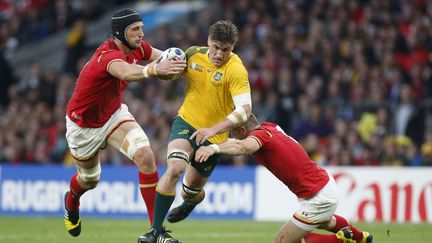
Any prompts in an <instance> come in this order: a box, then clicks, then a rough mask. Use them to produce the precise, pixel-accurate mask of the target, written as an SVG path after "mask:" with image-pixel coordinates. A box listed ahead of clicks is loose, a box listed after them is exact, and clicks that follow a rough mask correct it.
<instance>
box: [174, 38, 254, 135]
mask: <svg viewBox="0 0 432 243" xmlns="http://www.w3.org/2000/svg"><path fill="white" fill-rule="evenodd" d="M207 52H208V47H197V46H193V47H190V48H189V49H188V50H186V56H187V73H186V75H187V79H188V86H187V89H186V97H185V99H184V101H183V104H182V106H181V107H180V110H179V112H178V115H179V116H180V117H181V118H183V119H184V120H185V121H186V122H187V123H189V124H190V125H191V126H192V127H194V128H195V129H199V128H203V127H211V126H213V125H215V124H217V123H219V122H221V121H223V120H224V119H225V117H226V116H228V115H229V114H230V113H231V112H232V111H233V110H234V102H233V100H232V97H233V96H236V95H239V94H243V93H250V86H249V79H248V72H247V70H246V68H245V67H244V65H243V63H242V61H241V59H240V58H239V57H238V56H237V54H234V53H231V57H230V58H229V60H228V61H227V62H226V63H225V64H224V65H223V66H221V67H219V68H218V67H216V66H214V65H213V64H212V63H211V61H210V60H209V58H208V54H207ZM227 138H228V132H224V133H221V134H217V135H216V136H214V137H212V138H210V139H209V141H210V142H211V143H221V142H223V141H225V140H226V139H227Z"/></svg>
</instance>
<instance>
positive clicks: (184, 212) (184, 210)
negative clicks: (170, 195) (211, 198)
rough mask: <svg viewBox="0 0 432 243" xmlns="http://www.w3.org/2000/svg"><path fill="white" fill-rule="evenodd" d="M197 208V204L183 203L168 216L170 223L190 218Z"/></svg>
mask: <svg viewBox="0 0 432 243" xmlns="http://www.w3.org/2000/svg"><path fill="white" fill-rule="evenodd" d="M195 206H196V204H192V203H189V202H183V203H182V204H181V205H180V206H178V207H175V208H173V209H172V210H171V212H169V214H168V216H167V220H168V222H170V223H176V222H178V221H181V220H183V219H185V218H186V217H187V216H189V214H190V213H191V212H192V210H193V209H194V208H195Z"/></svg>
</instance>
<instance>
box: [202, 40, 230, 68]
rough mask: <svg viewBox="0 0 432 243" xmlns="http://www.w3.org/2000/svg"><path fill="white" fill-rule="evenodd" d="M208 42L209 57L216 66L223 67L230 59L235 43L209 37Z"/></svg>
mask: <svg viewBox="0 0 432 243" xmlns="http://www.w3.org/2000/svg"><path fill="white" fill-rule="evenodd" d="M207 44H208V46H209V54H208V57H209V59H210V61H211V62H212V63H213V65H215V66H216V67H221V66H222V65H223V64H224V63H225V62H226V61H227V60H228V59H229V57H230V56H231V52H232V50H233V49H234V44H232V43H223V42H220V41H214V40H212V39H210V38H209V39H208V41H207Z"/></svg>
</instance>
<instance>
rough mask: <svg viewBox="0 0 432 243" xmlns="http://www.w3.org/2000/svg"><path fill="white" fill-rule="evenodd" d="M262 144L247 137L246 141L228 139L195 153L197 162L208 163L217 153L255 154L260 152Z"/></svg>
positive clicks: (201, 148) (203, 147) (204, 147)
mask: <svg viewBox="0 0 432 243" xmlns="http://www.w3.org/2000/svg"><path fill="white" fill-rule="evenodd" d="M260 147H261V144H260V143H259V142H258V141H257V140H256V139H255V138H253V137H247V138H246V139H244V140H237V139H228V140H227V141H226V142H223V143H221V144H219V145H218V144H211V145H209V146H202V147H200V148H199V149H198V150H197V151H196V152H195V161H196V162H199V163H201V162H203V161H206V160H207V159H208V158H209V157H210V156H212V155H213V154H215V153H221V154H226V155H244V154H253V153H255V152H256V151H258V150H259V149H260Z"/></svg>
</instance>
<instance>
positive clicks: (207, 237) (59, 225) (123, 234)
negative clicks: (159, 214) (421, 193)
mask: <svg viewBox="0 0 432 243" xmlns="http://www.w3.org/2000/svg"><path fill="white" fill-rule="evenodd" d="M82 220H83V221H82V227H83V228H82V232H81V235H80V236H79V237H78V238H73V237H71V236H69V234H68V233H66V230H65V229H64V226H63V218H61V217H58V218H55V217H49V218H33V217H32V218H25V217H0V242H8V243H10V242H23V243H24V242H32V243H36V242H40V243H63V242H75V243H80V242H86V243H99V242H100V243H114V242H115V243H124V242H136V241H137V237H138V235H140V234H142V233H145V231H147V229H148V227H149V226H148V222H147V221H140V220H131V219H106V218H83V219H82ZM282 224H283V222H256V221H239V220H185V221H182V222H179V223H176V224H169V223H167V224H166V226H167V228H168V229H171V230H173V234H174V236H175V237H176V238H178V239H180V240H182V241H183V243H203V242H206V243H216V242H217V243H243V242H244V243H267V242H269V243H271V242H273V238H274V236H275V234H276V232H277V231H278V230H279V228H280V227H281V225H282ZM356 225H357V226H358V227H359V228H360V229H362V230H367V231H369V232H371V233H372V234H373V235H374V242H378V243H385V242H389V243H390V242H391V243H411V242H432V230H431V229H432V225H431V224H384V223H382V224H370V223H368V224H356Z"/></svg>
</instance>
